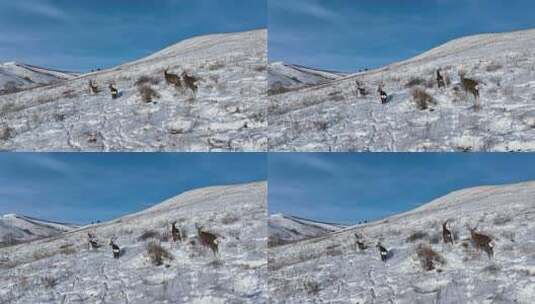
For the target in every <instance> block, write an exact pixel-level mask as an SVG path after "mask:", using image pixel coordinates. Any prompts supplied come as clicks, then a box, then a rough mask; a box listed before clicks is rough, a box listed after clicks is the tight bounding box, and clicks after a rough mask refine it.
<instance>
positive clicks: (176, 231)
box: [171, 222, 182, 242]
mask: <svg viewBox="0 0 535 304" xmlns="http://www.w3.org/2000/svg"><path fill="white" fill-rule="evenodd" d="M171 236H172V237H173V242H176V241H181V242H182V234H181V233H180V229H178V228H177V227H176V222H173V223H171Z"/></svg>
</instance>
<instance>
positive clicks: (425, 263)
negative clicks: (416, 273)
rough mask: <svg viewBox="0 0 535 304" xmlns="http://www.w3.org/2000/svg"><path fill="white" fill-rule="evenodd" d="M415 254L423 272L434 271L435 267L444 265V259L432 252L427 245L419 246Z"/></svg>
mask: <svg viewBox="0 0 535 304" xmlns="http://www.w3.org/2000/svg"><path fill="white" fill-rule="evenodd" d="M416 254H417V256H418V259H419V261H420V265H421V266H422V269H423V270H425V271H431V270H433V269H436V266H437V265H444V264H445V263H446V260H445V259H444V257H442V255H440V254H439V253H437V252H436V251H434V250H433V248H431V247H430V246H429V245H425V244H420V245H419V246H418V248H416Z"/></svg>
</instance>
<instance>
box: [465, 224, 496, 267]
mask: <svg viewBox="0 0 535 304" xmlns="http://www.w3.org/2000/svg"><path fill="white" fill-rule="evenodd" d="M468 230H469V231H470V237H471V239H472V242H473V243H474V245H475V247H476V249H477V251H478V252H479V250H480V249H482V250H483V251H485V252H486V253H487V255H488V256H489V259H491V258H492V257H493V256H494V250H493V248H494V245H493V243H492V239H491V238H490V237H489V236H487V235H484V234H481V233H478V232H476V228H470V227H469V226H468Z"/></svg>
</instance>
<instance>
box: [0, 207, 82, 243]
mask: <svg viewBox="0 0 535 304" xmlns="http://www.w3.org/2000/svg"><path fill="white" fill-rule="evenodd" d="M75 228H77V226H76V225H71V224H63V223H55V222H49V221H44V220H40V219H35V218H31V217H27V216H22V215H16V214H5V215H3V216H0V247H2V246H5V245H10V244H16V243H21V242H27V241H31V240H36V239H41V238H46V237H50V236H55V235H58V234H60V233H62V232H66V231H70V230H73V229H75Z"/></svg>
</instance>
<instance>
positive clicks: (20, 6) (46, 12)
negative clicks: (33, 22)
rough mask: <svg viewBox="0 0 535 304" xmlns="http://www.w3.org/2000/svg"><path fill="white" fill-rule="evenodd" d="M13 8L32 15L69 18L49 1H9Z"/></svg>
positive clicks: (56, 18) (58, 18)
mask: <svg viewBox="0 0 535 304" xmlns="http://www.w3.org/2000/svg"><path fill="white" fill-rule="evenodd" d="M11 3H12V4H13V8H14V9H15V10H20V11H21V12H23V13H26V14H30V15H34V16H36V17H43V18H49V19H54V20H60V21H66V20H69V19H70V15H69V14H68V13H67V12H66V11H64V10H62V9H60V8H59V7H57V6H55V5H54V4H52V3H51V2H49V1H46V0H42V1H39V2H35V1H11Z"/></svg>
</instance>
